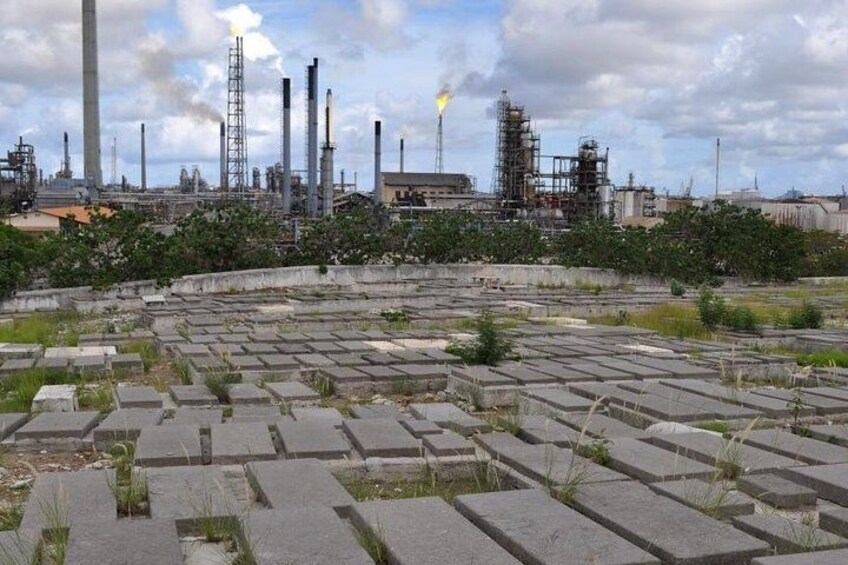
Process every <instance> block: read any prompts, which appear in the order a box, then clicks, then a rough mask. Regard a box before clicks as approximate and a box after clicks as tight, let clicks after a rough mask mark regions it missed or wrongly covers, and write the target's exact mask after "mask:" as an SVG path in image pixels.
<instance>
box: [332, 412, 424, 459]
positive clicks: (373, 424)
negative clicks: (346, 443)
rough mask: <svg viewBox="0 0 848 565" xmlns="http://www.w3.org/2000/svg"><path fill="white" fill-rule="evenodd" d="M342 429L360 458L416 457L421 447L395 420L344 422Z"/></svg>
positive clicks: (419, 453)
mask: <svg viewBox="0 0 848 565" xmlns="http://www.w3.org/2000/svg"><path fill="white" fill-rule="evenodd" d="M342 429H343V430H344V432H345V433H346V434H347V436H348V437H349V438H350V440H351V442H352V443H353V445H355V446H356V449H357V451H359V453H360V454H361V455H362V457H365V458H368V457H417V456H420V455H421V445H420V443H419V442H418V440H417V439H415V437H414V436H413V435H412V434H410V433H409V432H408V431H406V428H404V427H403V426H401V425H400V423H399V422H397V421H396V420H385V419H366V420H345V422H344V424H343V425H342Z"/></svg>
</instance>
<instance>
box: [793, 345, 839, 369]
mask: <svg viewBox="0 0 848 565" xmlns="http://www.w3.org/2000/svg"><path fill="white" fill-rule="evenodd" d="M795 360H796V361H797V362H798V364H799V365H804V366H813V367H848V350H844V349H831V350H828V351H817V352H815V353H799V354H798V355H796V356H795Z"/></svg>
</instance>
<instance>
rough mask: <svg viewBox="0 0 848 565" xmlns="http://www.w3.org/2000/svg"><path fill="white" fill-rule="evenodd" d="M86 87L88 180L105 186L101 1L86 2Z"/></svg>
mask: <svg viewBox="0 0 848 565" xmlns="http://www.w3.org/2000/svg"><path fill="white" fill-rule="evenodd" d="M82 84H83V139H84V146H85V148H84V150H85V160H84V163H85V164H84V172H85V177H86V178H90V179H92V180H93V181H94V184H95V185H96V186H97V187H101V186H103V170H102V168H101V163H100V79H99V76H98V71H97V2H96V0H82Z"/></svg>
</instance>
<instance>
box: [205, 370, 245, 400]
mask: <svg viewBox="0 0 848 565" xmlns="http://www.w3.org/2000/svg"><path fill="white" fill-rule="evenodd" d="M240 382H241V375H239V374H238V373H230V372H221V373H212V374H210V375H207V376H206V379H205V380H204V381H203V384H205V385H206V388H208V389H209V392H211V393H212V394H214V395H215V397H216V398H217V399H218V401H219V402H226V401H227V398H228V395H229V391H230V385H234V384H238V383H240Z"/></svg>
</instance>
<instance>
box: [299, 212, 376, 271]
mask: <svg viewBox="0 0 848 565" xmlns="http://www.w3.org/2000/svg"><path fill="white" fill-rule="evenodd" d="M298 247H299V251H298V253H297V254H296V255H295V256H294V257H292V258H291V259H290V262H291V263H294V264H299V265H367V264H372V263H379V262H380V261H382V259H383V256H384V255H385V254H386V252H387V250H388V249H387V242H386V240H385V238H384V237H383V233H382V229H381V227H380V224H379V223H378V220H377V218H376V217H375V216H374V215H373V214H372V213H371V212H370V211H369V210H368V209H367V208H364V207H358V208H356V209H355V210H353V212H351V213H350V214H344V215H336V216H330V217H324V218H320V219H318V220H316V221H315V222H314V223H312V224H311V225H309V226H308V227H307V228H306V229H305V230H304V234H303V237H302V238H301V240H300V242H299V245H298Z"/></svg>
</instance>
